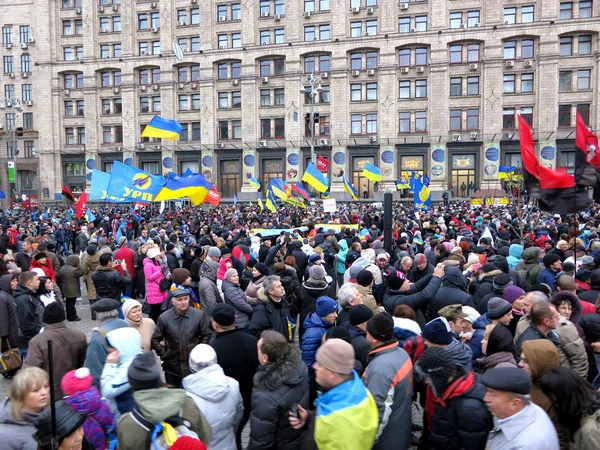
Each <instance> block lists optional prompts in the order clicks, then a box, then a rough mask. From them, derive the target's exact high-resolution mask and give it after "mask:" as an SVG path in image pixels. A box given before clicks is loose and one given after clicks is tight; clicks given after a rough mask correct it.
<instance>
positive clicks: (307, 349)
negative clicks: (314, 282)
mask: <svg viewBox="0 0 600 450" xmlns="http://www.w3.org/2000/svg"><path fill="white" fill-rule="evenodd" d="M333 325H334V324H332V323H329V322H325V320H323V318H322V317H319V315H318V314H317V313H316V312H313V313H310V314H309V315H308V317H307V318H306V320H305V321H304V334H303V335H302V340H301V341H300V350H301V351H302V361H304V364H306V367H308V374H309V376H310V380H311V381H312V380H314V378H315V369H313V364H314V363H315V355H316V354H317V350H318V349H319V347H320V345H321V342H322V341H323V336H324V335H325V333H326V332H327V330H328V329H329V328H331V327H333Z"/></svg>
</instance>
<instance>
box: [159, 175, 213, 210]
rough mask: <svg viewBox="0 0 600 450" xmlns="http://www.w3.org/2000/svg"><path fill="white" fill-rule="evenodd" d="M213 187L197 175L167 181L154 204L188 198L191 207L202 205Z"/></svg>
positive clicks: (202, 176) (201, 176)
mask: <svg viewBox="0 0 600 450" xmlns="http://www.w3.org/2000/svg"><path fill="white" fill-rule="evenodd" d="M212 188H213V186H212V184H210V183H209V182H208V180H207V179H206V178H205V177H204V175H202V174H201V173H199V174H198V175H194V176H192V177H186V178H174V179H169V180H167V182H166V183H165V185H164V187H163V188H162V189H161V190H160V192H159V193H158V194H157V195H156V197H155V198H154V201H155V202H160V201H162V200H174V199H177V198H183V197H188V198H189V199H190V202H191V203H192V205H194V206H197V205H199V204H201V203H204V199H205V198H206V196H207V195H208V193H209V192H210V191H211V190H212Z"/></svg>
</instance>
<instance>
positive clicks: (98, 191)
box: [90, 169, 130, 203]
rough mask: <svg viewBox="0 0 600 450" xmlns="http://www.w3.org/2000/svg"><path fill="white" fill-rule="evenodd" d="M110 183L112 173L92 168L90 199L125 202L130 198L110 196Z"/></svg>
mask: <svg viewBox="0 0 600 450" xmlns="http://www.w3.org/2000/svg"><path fill="white" fill-rule="evenodd" d="M109 183H110V173H106V172H101V171H99V170H95V169H94V170H92V182H91V185H90V200H94V201H101V202H112V203H124V202H128V201H130V200H125V199H124V198H119V197H114V196H110V197H109V196H108V194H107V192H108V184H109Z"/></svg>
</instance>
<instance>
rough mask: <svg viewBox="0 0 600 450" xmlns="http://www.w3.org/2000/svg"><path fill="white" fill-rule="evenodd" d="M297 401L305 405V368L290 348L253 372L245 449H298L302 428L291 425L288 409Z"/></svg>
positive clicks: (301, 439) (306, 396) (306, 393)
mask: <svg viewBox="0 0 600 450" xmlns="http://www.w3.org/2000/svg"><path fill="white" fill-rule="evenodd" d="M297 404H300V405H301V406H302V407H304V408H306V409H308V369H307V367H306V365H305V364H304V363H303V362H302V360H301V359H300V356H299V355H298V353H297V351H296V350H292V351H290V353H289V354H288V355H287V356H286V357H284V358H283V359H282V360H280V361H278V362H277V363H274V364H268V365H266V366H260V367H259V368H258V371H257V372H256V375H254V391H253V392H252V415H251V416H250V440H249V442H248V450H257V449H273V450H275V449H281V450H283V449H285V450H299V449H300V448H301V445H302V441H303V439H304V431H303V430H294V429H293V428H292V426H291V425H290V413H289V412H290V409H291V408H292V406H294V405H297Z"/></svg>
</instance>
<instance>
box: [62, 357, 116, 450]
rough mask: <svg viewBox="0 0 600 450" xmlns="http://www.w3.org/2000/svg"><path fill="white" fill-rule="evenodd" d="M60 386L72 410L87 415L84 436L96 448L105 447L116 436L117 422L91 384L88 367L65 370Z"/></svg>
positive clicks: (99, 449) (98, 449)
mask: <svg viewBox="0 0 600 450" xmlns="http://www.w3.org/2000/svg"><path fill="white" fill-rule="evenodd" d="M60 387H61V388H62V390H63V392H64V393H65V396H67V397H65V399H64V400H65V402H67V403H68V404H69V405H70V406H71V408H73V410H74V411H76V412H79V413H85V414H87V415H88V417H87V419H86V421H85V422H84V424H83V434H84V436H85V437H86V438H87V439H88V440H89V441H90V442H91V443H92V444H93V445H94V447H95V448H96V450H104V449H106V448H107V447H108V445H107V440H111V439H112V438H116V429H117V428H116V427H117V424H116V423H115V419H114V417H113V414H112V412H111V411H110V407H109V406H108V404H107V403H106V402H105V401H104V400H102V397H101V396H100V392H98V389H97V388H96V387H95V386H92V375H91V374H90V371H89V369H87V368H86V367H82V368H81V369H77V370H71V371H70V372H67V373H66V374H65V376H64V377H62V380H61V382H60ZM109 434H110V435H112V436H109Z"/></svg>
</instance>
